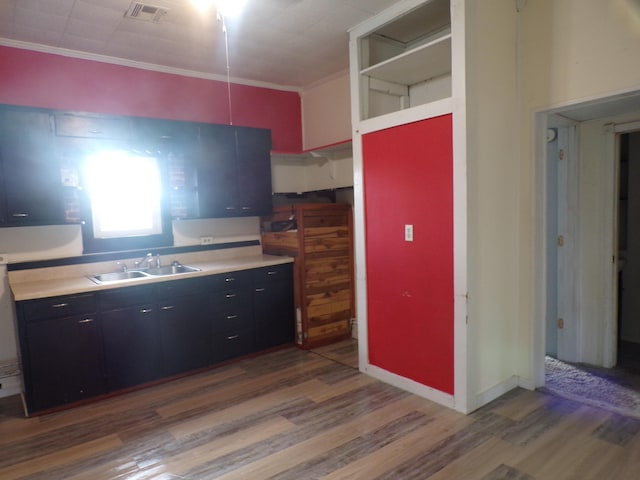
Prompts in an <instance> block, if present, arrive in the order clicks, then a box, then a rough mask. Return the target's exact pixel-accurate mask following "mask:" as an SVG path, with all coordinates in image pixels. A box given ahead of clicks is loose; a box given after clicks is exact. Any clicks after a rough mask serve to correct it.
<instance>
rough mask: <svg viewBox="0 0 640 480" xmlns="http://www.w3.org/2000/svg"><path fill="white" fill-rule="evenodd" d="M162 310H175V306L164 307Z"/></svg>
mask: <svg viewBox="0 0 640 480" xmlns="http://www.w3.org/2000/svg"><path fill="white" fill-rule="evenodd" d="M160 308H161V309H162V310H173V308H174V306H173V305H165V306H163V307H160Z"/></svg>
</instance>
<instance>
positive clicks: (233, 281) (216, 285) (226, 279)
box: [209, 270, 252, 291]
mask: <svg viewBox="0 0 640 480" xmlns="http://www.w3.org/2000/svg"><path fill="white" fill-rule="evenodd" d="M251 275H252V271H251V270H240V271H237V272H229V273H221V274H219V275H213V276H212V277H210V282H211V283H210V284H209V285H210V288H212V289H213V290H214V291H221V290H228V289H236V288H244V287H248V286H249V285H250V284H251Z"/></svg>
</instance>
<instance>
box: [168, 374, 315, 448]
mask: <svg viewBox="0 0 640 480" xmlns="http://www.w3.org/2000/svg"><path fill="white" fill-rule="evenodd" d="M324 387H325V385H324V384H323V383H322V382H320V381H318V380H316V379H313V380H309V381H307V382H303V383H301V384H299V385H295V386H292V387H286V388H284V389H280V390H277V391H275V392H270V393H267V394H265V395H261V396H258V397H253V398H250V399H248V400H244V399H238V401H237V403H235V404H233V405H231V406H229V407H227V408H223V409H219V410H215V411H213V412H212V413H208V414H206V415H199V416H197V417H194V418H192V419H190V420H187V421H183V422H180V423H178V424H176V425H175V426H172V427H170V428H169V432H170V433H171V434H172V435H173V436H174V437H175V438H176V439H180V438H184V437H186V436H189V435H193V434H196V433H198V432H201V431H203V430H207V429H210V428H212V426H215V425H218V424H221V423H228V422H231V421H234V420H238V419H245V418H247V417H249V416H251V415H254V414H255V413H256V412H257V413H258V414H259V415H262V416H264V415H268V414H269V409H272V408H274V407H276V408H278V409H279V410H281V409H282V406H283V405H285V404H290V403H291V402H292V401H294V400H296V399H300V398H302V397H305V398H306V393H307V392H309V393H310V392H313V391H316V390H323V389H324Z"/></svg>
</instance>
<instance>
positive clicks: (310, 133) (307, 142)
mask: <svg viewBox="0 0 640 480" xmlns="http://www.w3.org/2000/svg"><path fill="white" fill-rule="evenodd" d="M300 97H301V100H302V144H303V149H304V150H311V149H314V148H319V147H324V146H327V145H333V144H335V143H339V142H344V141H346V140H351V103H350V102H351V100H350V98H351V96H350V92H349V72H348V71H346V72H343V73H341V74H339V75H338V76H336V77H333V78H330V79H327V80H324V81H322V82H321V83H318V84H316V85H313V86H311V87H309V88H307V89H305V90H304V91H302V93H301V94H300Z"/></svg>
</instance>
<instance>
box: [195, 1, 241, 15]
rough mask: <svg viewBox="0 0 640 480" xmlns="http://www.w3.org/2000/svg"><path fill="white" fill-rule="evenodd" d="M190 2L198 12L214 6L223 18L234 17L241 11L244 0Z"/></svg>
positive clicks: (206, 10) (203, 11)
mask: <svg viewBox="0 0 640 480" xmlns="http://www.w3.org/2000/svg"><path fill="white" fill-rule="evenodd" d="M191 3H192V4H193V5H194V6H195V7H196V8H197V9H198V10H200V12H202V13H205V12H208V11H209V10H211V8H215V9H216V11H217V12H218V14H219V15H222V16H223V17H225V18H234V17H237V16H239V15H240V13H242V10H243V9H244V6H245V4H246V3H247V1H246V0H191Z"/></svg>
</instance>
